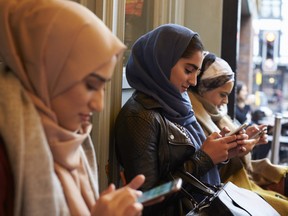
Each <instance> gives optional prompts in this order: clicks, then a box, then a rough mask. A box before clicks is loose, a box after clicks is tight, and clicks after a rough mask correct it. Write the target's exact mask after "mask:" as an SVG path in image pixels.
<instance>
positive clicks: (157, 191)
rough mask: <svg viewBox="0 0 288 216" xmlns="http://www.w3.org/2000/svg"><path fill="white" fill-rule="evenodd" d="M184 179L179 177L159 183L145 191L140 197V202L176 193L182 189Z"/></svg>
mask: <svg viewBox="0 0 288 216" xmlns="http://www.w3.org/2000/svg"><path fill="white" fill-rule="evenodd" d="M181 186H182V179H181V178H178V179H175V180H172V181H170V182H167V183H164V184H162V185H159V186H157V187H155V188H152V189H150V190H148V191H145V192H143V194H142V196H140V197H139V198H138V202H140V203H143V204H145V203H147V202H150V201H152V200H155V199H157V198H160V197H162V196H166V195H168V194H171V193H175V192H177V191H179V190H180V189H181Z"/></svg>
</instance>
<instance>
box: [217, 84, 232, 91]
mask: <svg viewBox="0 0 288 216" xmlns="http://www.w3.org/2000/svg"><path fill="white" fill-rule="evenodd" d="M233 86H234V82H227V83H225V84H224V85H222V86H220V87H218V88H216V89H217V90H218V91H222V92H228V93H230V92H231V91H232V89H233ZM216 89H215V90H216Z"/></svg>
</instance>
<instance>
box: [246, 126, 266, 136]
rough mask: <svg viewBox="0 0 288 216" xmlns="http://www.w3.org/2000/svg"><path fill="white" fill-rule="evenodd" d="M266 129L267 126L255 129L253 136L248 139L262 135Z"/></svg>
mask: <svg viewBox="0 0 288 216" xmlns="http://www.w3.org/2000/svg"><path fill="white" fill-rule="evenodd" d="M266 131H267V127H264V128H263V129H262V130H259V131H257V133H255V134H254V135H253V136H251V137H250V138H249V139H258V138H259V137H260V136H262V135H263V134H264V133H265V132H266Z"/></svg>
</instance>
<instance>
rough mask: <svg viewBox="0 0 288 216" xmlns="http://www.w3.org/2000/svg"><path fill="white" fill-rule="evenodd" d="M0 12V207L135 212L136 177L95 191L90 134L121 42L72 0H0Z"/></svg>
mask: <svg viewBox="0 0 288 216" xmlns="http://www.w3.org/2000/svg"><path fill="white" fill-rule="evenodd" d="M0 16H1V17H0V55H1V58H2V60H3V64H2V65H1V71H0V109H1V112H0V146H1V148H0V153H1V156H3V155H4V156H5V157H2V159H1V161H0V162H1V167H2V165H3V164H4V165H3V167H4V168H6V169H2V170H1V172H2V173H1V176H4V177H6V179H5V178H2V177H1V179H2V180H1V184H0V187H1V189H0V191H1V193H2V192H3V193H2V195H1V199H0V200H1V202H2V200H4V201H3V203H1V204H0V205H1V206H0V210H1V212H0V213H3V214H12V212H13V214H14V215H91V214H92V215H138V214H141V210H142V208H143V206H142V205H141V204H139V203H137V202H136V200H137V197H138V196H139V194H141V192H139V191H137V190H135V189H137V188H138V187H139V186H141V184H142V183H143V182H144V176H143V175H139V176H137V177H136V178H134V179H133V180H132V182H131V183H130V184H129V185H128V186H126V187H124V188H121V189H119V190H115V188H114V186H113V185H111V186H110V187H109V188H108V189H107V191H106V192H105V193H103V194H102V195H100V196H99V191H98V181H97V179H98V173H97V164H96V158H95V153H94V149H93V145H92V143H91V140H90V137H89V133H90V131H91V124H90V121H89V120H90V118H91V115H92V113H93V112H100V111H101V110H102V109H103V96H104V86H105V83H106V82H107V81H109V80H110V79H111V77H112V74H113V70H114V67H115V64H116V62H117V58H119V56H121V54H122V53H123V51H124V49H125V46H124V45H123V44H122V43H121V42H120V41H119V40H118V39H117V38H116V37H115V36H114V35H113V34H112V33H111V32H110V30H109V29H108V28H107V27H106V26H105V25H104V24H103V23H102V21H101V20H99V19H98V18H97V17H96V16H95V15H94V14H93V13H92V12H90V11H89V10H88V9H86V8H85V7H83V6H81V5H79V4H77V3H74V2H71V1H65V0H23V1H21V0H0ZM5 158H6V161H5ZM3 170H4V171H3ZM3 173H4V174H3ZM5 180H6V181H5ZM2 182H4V183H3V184H2ZM12 182H13V183H12ZM7 185H8V186H10V187H8V189H7V188H5V187H6V186H7ZM2 187H3V188H2ZM11 191H14V193H13V194H12V196H10V195H11ZM5 192H6V193H5ZM5 194H6V195H7V197H8V198H7V197H5ZM3 197H4V198H3ZM2 198H3V199H2ZM5 198H7V199H6V200H5ZM7 200H8V201H7ZM7 203H8V205H6V204H7ZM4 205H5V206H4ZM6 206H8V209H7V207H6Z"/></svg>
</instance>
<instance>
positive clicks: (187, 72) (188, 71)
mask: <svg viewBox="0 0 288 216" xmlns="http://www.w3.org/2000/svg"><path fill="white" fill-rule="evenodd" d="M185 73H186V74H190V73H193V71H190V70H187V69H185Z"/></svg>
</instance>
